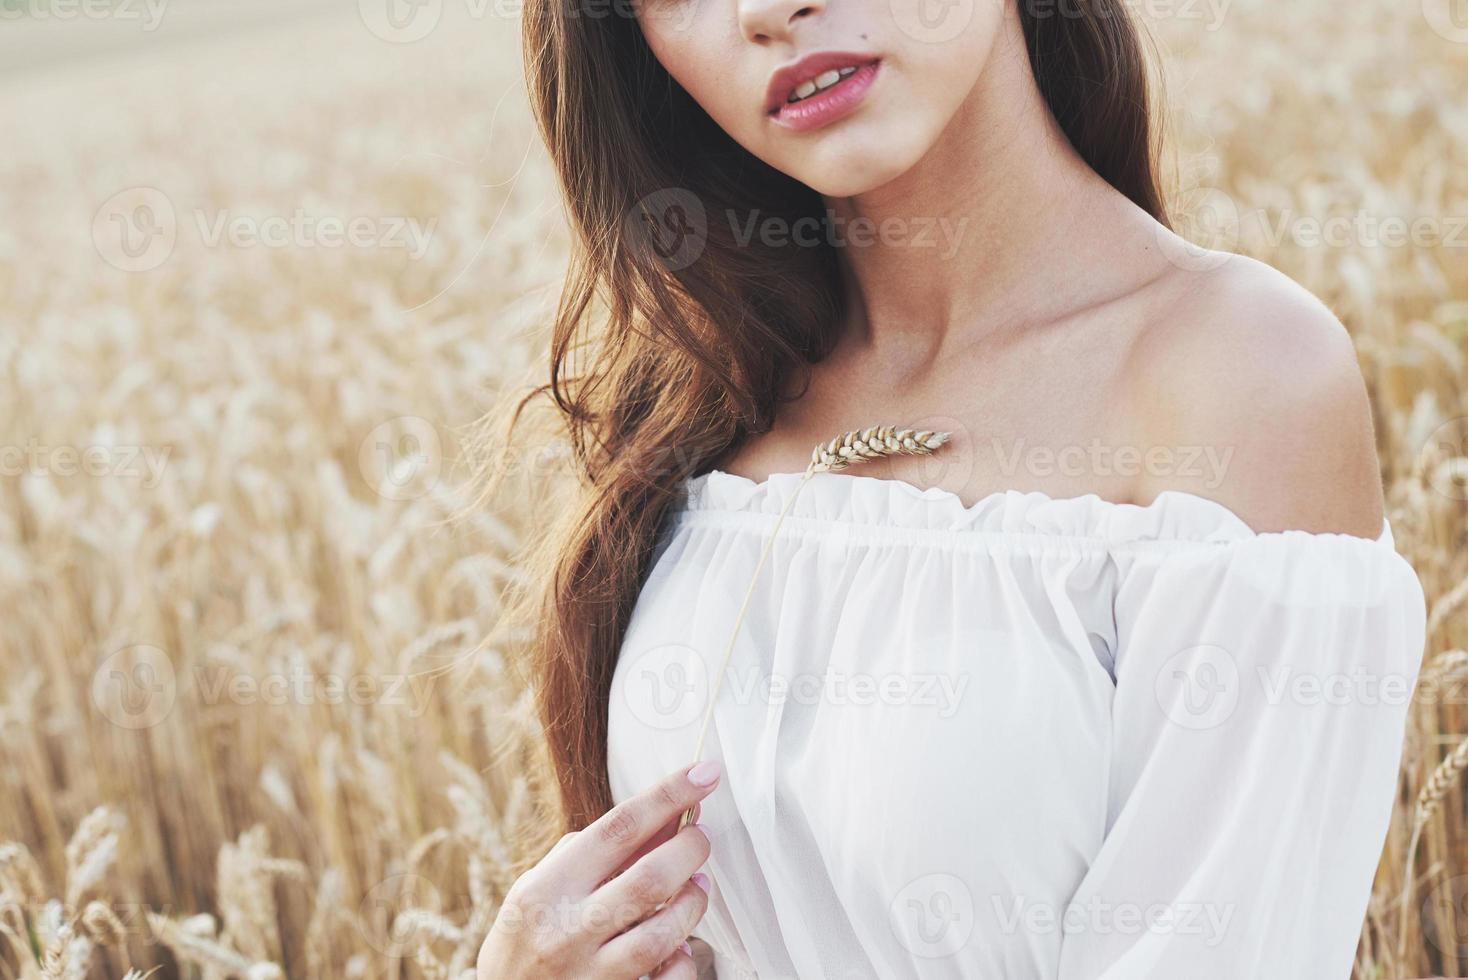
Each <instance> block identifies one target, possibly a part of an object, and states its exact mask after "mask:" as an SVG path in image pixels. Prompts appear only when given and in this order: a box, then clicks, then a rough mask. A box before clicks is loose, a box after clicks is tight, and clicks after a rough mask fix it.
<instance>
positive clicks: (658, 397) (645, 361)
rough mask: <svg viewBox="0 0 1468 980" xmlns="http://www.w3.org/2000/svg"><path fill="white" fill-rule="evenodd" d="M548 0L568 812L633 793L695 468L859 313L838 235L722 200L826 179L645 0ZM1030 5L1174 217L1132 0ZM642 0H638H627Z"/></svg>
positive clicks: (533, 37) (1073, 130) (542, 652)
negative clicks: (649, 640)
mask: <svg viewBox="0 0 1468 980" xmlns="http://www.w3.org/2000/svg"><path fill="white" fill-rule="evenodd" d="M577 3H578V0H528V2H527V4H526V8H525V11H524V15H523V20H522V25H523V28H522V29H523V44H524V54H525V65H526V74H527V81H528V85H529V92H530V97H531V104H532V108H533V110H534V112H535V116H536V121H537V123H538V125H539V126H540V129H541V133H542V135H543V137H544V139H545V141H546V144H547V146H548V148H549V151H550V156H551V160H552V162H553V164H554V166H555V168H556V171H557V174H558V176H559V179H560V183H561V187H562V190H563V193H564V196H565V201H566V205H567V211H568V214H569V216H570V220H571V226H572V232H573V235H574V241H573V254H572V257H571V267H570V270H569V273H568V277H567V281H566V284H565V288H564V291H563V293H562V295H561V299H560V303H559V306H558V308H557V310H556V313H555V321H554V330H553V334H552V339H551V359H550V380H549V381H548V382H547V383H545V384H542V385H539V386H536V387H535V388H534V389H533V390H532V391H531V392H530V393H529V394H528V395H525V396H524V397H523V398H521V399H520V400H519V402H518V404H517V405H516V406H515V408H514V411H513V412H512V413H510V416H509V425H508V430H507V431H508V432H509V433H513V431H514V429H515V426H516V423H517V421H518V420H519V418H520V415H521V413H522V411H523V410H524V409H525V408H526V406H527V404H528V403H529V402H530V401H531V400H532V399H535V398H537V397H538V396H544V395H549V396H550V401H551V403H552V404H553V405H554V408H555V415H556V419H557V422H558V426H559V427H560V428H561V430H562V431H563V432H564V434H565V438H566V442H567V443H568V444H569V447H570V454H569V455H570V458H571V460H572V461H573V462H574V469H575V473H576V477H577V495H576V497H575V499H574V500H573V502H572V503H571V504H570V506H568V507H567V508H566V509H565V511H564V513H563V514H562V518H561V522H560V525H559V526H558V527H557V528H555V529H553V530H552V531H550V532H549V533H547V534H545V535H544V537H543V538H542V539H541V540H540V542H539V553H540V556H541V562H540V567H541V568H542V574H541V575H540V577H539V578H538V579H537V580H535V581H534V582H533V583H532V586H531V588H529V589H528V590H527V591H525V592H524V593H523V596H524V597H525V599H524V601H523V602H522V605H523V606H526V607H529V609H530V612H531V615H530V618H531V619H532V625H531V636H530V644H529V647H528V649H529V652H530V654H531V657H530V661H529V668H530V673H531V678H532V682H533V684H534V687H535V696H536V699H537V705H538V708H539V714H540V720H541V723H542V724H543V726H544V729H545V735H546V740H547V743H548V746H549V754H550V760H551V763H552V765H553V767H554V770H555V778H556V782H557V783H558V785H559V789H560V796H561V805H562V811H563V814H564V819H565V829H568V830H570V829H578V828H581V827H584V826H585V825H586V824H588V823H589V822H591V821H592V820H594V819H595V818H596V817H598V816H599V815H600V814H602V813H603V812H605V811H606V809H607V808H608V807H609V806H610V805H611V803H612V800H611V789H610V786H609V783H608V778H607V709H608V696H609V692H610V687H611V680H612V672H613V669H614V667H615V666H616V662H617V657H618V652H619V649H620V645H621V641H622V636H623V633H624V630H625V628H626V625H627V621H628V618H629V616H630V614H631V612H632V608H633V605H634V603H635V601H636V599H637V596H638V593H639V592H640V589H641V585H642V581H643V577H644V575H645V573H646V571H647V565H648V559H649V556H650V555H651V553H652V549H653V546H654V544H655V543H656V538H657V534H658V531H659V528H660V525H661V522H662V520H663V517H664V515H665V513H666V512H667V510H668V508H669V506H670V505H671V504H673V503H675V502H676V500H677V497H678V494H679V490H680V484H681V482H682V481H683V480H684V479H685V478H686V477H689V476H692V475H694V474H696V473H698V472H701V471H702V470H703V469H704V468H706V467H707V466H709V465H713V464H716V463H717V461H718V460H720V459H721V458H723V457H725V456H726V455H727V454H728V453H730V452H732V451H733V450H734V449H735V448H736V447H738V446H739V445H740V444H741V443H742V442H743V440H744V439H745V438H746V437H748V436H750V435H751V434H755V433H759V432H763V431H766V430H768V429H769V427H770V426H771V424H772V423H773V421H774V417H775V410H776V407H777V404H778V403H779V401H780V395H781V392H788V388H787V387H786V384H787V382H789V381H791V380H795V381H798V380H800V375H799V374H798V373H797V372H799V371H800V369H801V368H802V367H803V366H805V365H808V364H810V363H813V362H815V361H817V360H819V359H820V358H821V357H823V356H824V355H825V353H826V352H827V351H828V350H829V349H830V345H831V343H832V342H833V340H834V335H835V331H836V329H837V327H838V325H839V324H840V323H841V320H842V316H843V313H844V309H843V306H844V303H843V299H842V296H843V291H842V288H841V281H840V276H841V272H840V266H839V264H838V262H837V256H836V250H835V248H834V247H832V246H824V247H810V246H809V245H808V244H802V243H797V242H796V241H795V240H794V239H793V238H792V239H791V240H789V241H788V242H785V243H783V244H771V243H770V242H768V241H765V240H761V238H760V236H755V237H753V238H750V239H749V240H748V241H741V240H739V239H740V236H739V235H738V234H737V233H736V231H735V229H734V228H730V227H727V224H728V223H726V222H719V221H708V220H706V219H705V216H706V215H709V214H726V213H728V214H744V215H751V214H755V213H758V214H759V215H760V216H761V219H762V220H763V219H776V220H783V221H786V222H789V223H790V225H789V227H794V226H795V225H794V223H795V222H797V221H800V220H804V221H807V222H809V221H817V222H820V221H822V220H823V219H824V215H825V210H824V209H825V205H824V202H823V200H822V199H821V197H820V196H819V195H818V194H817V193H815V192H814V191H813V190H811V189H810V188H808V187H806V186H805V185H803V184H801V183H799V182H798V181H796V180H794V179H792V178H790V177H788V176H786V175H784V174H782V173H780V172H778V171H776V170H774V169H773V168H771V167H769V166H767V165H765V164H764V163H762V162H760V161H759V160H758V159H756V158H755V157H753V156H752V155H751V154H749V153H748V152H747V151H745V150H744V149H743V148H742V147H740V146H738V145H737V144H736V143H735V142H734V141H733V140H732V139H731V138H730V137H729V136H728V135H727V134H726V133H724V132H723V130H722V129H720V128H719V127H718V126H717V125H716V124H715V123H714V122H713V120H711V119H710V118H709V117H708V115H707V114H706V113H704V112H703V110H702V109H700V108H699V107H698V105H697V104H696V103H695V102H694V101H693V100H692V98H691V97H689V96H688V94H687V93H686V92H684V91H683V89H682V88H681V87H680V86H679V85H678V84H677V83H676V82H674V81H673V80H672V78H671V77H670V76H669V75H668V74H667V73H666V72H665V71H664V70H663V68H662V67H661V65H660V64H659V63H658V62H657V60H656V59H655V58H654V57H653V55H652V53H651V51H650V50H649V49H648V47H647V45H646V43H645V41H644V40H643V38H642V35H641V31H640V29H639V27H638V25H637V23H636V21H635V19H634V18H633V17H632V16H630V14H627V12H626V11H621V12H617V11H614V12H613V13H612V14H611V15H610V16H607V15H605V14H606V12H605V11H603V16H589V15H588V13H587V11H585V10H581V9H577V7H576V4H577ZM1029 4H1030V0H1020V7H1021V18H1022V20H1023V22H1024V31H1025V38H1026V42H1027V45H1028V47H1029V52H1030V61H1031V65H1032V67H1033V69H1034V72H1035V77H1036V79H1037V81H1038V83H1039V88H1040V91H1041V93H1042V94H1043V96H1044V98H1045V100H1046V102H1047V104H1048V105H1049V106H1050V109H1051V111H1052V112H1053V113H1054V115H1055V117H1056V119H1057V120H1058V122H1059V123H1060V126H1061V128H1062V130H1063V131H1064V133H1065V134H1066V136H1067V138H1068V139H1069V140H1070V141H1071V143H1072V145H1073V146H1074V147H1075V149H1076V150H1077V151H1078V152H1079V154H1080V155H1081V157H1082V158H1083V159H1085V161H1086V162H1087V163H1088V164H1089V165H1090V166H1091V167H1092V168H1093V169H1094V170H1095V171H1096V172H1097V173H1098V174H1100V176H1101V177H1103V178H1104V179H1105V180H1107V181H1108V182H1109V183H1110V184H1112V186H1114V187H1116V188H1117V189H1118V190H1119V191H1121V192H1122V193H1124V194H1125V195H1126V196H1127V197H1129V198H1130V199H1131V200H1132V201H1134V202H1135V203H1136V204H1137V205H1139V206H1140V207H1142V208H1143V209H1145V210H1146V211H1148V212H1149V213H1150V214H1152V215H1153V217H1155V218H1157V219H1158V220H1161V221H1163V222H1164V223H1165V221H1166V215H1165V211H1164V207H1163V202H1162V195H1161V192H1160V190H1159V184H1158V179H1157V175H1156V165H1155V162H1154V161H1155V153H1156V147H1155V146H1154V145H1153V142H1152V141H1153V128H1152V121H1151V118H1150V111H1149V103H1148V82H1147V64H1146V59H1145V57H1144V53H1143V50H1142V47H1141V43H1140V39H1139V36H1138V34H1137V31H1136V28H1135V25H1134V24H1133V23H1132V21H1131V19H1130V16H1129V14H1128V12H1127V9H1126V6H1125V2H1124V0H1084V2H1081V3H1079V4H1077V5H1074V8H1073V9H1072V8H1071V6H1070V5H1061V6H1060V7H1056V6H1054V5H1046V9H1045V10H1043V11H1041V10H1032V9H1030V7H1029ZM623 14H627V15H623Z"/></svg>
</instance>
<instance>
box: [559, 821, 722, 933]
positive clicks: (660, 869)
mask: <svg viewBox="0 0 1468 980" xmlns="http://www.w3.org/2000/svg"><path fill="white" fill-rule="evenodd" d="M708 858H709V839H708V836H707V835H706V834H705V832H704V830H703V828H702V827H699V826H697V825H693V826H689V827H684V828H683V829H682V830H680V831H679V832H678V833H677V834H676V835H674V836H673V838H672V839H671V840H669V841H667V842H666V843H664V844H662V845H660V846H659V847H656V848H654V849H653V850H651V851H649V852H648V853H647V854H644V855H643V856H642V857H641V858H639V859H638V860H637V862H636V863H635V864H633V865H632V866H631V867H630V868H628V869H627V870H626V871H624V872H622V873H621V874H619V875H617V876H616V877H615V878H612V879H611V880H610V881H608V882H607V883H606V884H604V885H602V886H601V887H600V888H598V889H597V890H596V891H595V892H593V893H592V894H591V897H590V898H588V899H587V901H588V902H589V903H593V907H595V908H596V909H597V910H598V911H599V912H604V913H605V915H604V916H603V921H606V922H608V924H609V926H611V927H610V928H608V929H607V930H606V932H605V933H604V937H610V936H614V935H616V934H617V933H618V932H620V931H621V930H622V929H624V928H626V927H627V926H628V925H630V924H631V923H633V922H639V921H641V920H642V919H645V918H647V917H648V916H650V915H652V914H653V912H655V911H656V910H657V908H658V906H660V905H662V904H663V903H664V902H666V901H668V900H669V899H670V898H672V897H673V894H674V893H675V892H677V891H678V889H679V888H682V887H683V885H684V884H685V883H687V882H688V880H689V879H690V878H691V877H693V873H694V872H695V871H697V870H698V869H699V868H700V867H702V866H703V863H704V862H705V861H707V860H708ZM703 880H704V881H707V880H708V879H707V878H704V879H703Z"/></svg>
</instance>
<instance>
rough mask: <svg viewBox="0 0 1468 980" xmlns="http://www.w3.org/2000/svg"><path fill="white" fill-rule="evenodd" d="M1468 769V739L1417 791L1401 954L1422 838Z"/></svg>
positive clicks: (1400, 925)
mask: <svg viewBox="0 0 1468 980" xmlns="http://www.w3.org/2000/svg"><path fill="white" fill-rule="evenodd" d="M1464 769H1468V739H1464V740H1463V741H1461V742H1459V743H1458V747H1457V748H1455V749H1454V750H1453V751H1452V752H1450V753H1449V754H1448V757H1447V758H1446V759H1444V760H1443V761H1442V762H1441V763H1440V764H1439V765H1438V767H1437V768H1436V769H1434V770H1433V771H1432V775H1431V776H1428V777H1427V782H1426V783H1424V784H1423V786H1422V790H1421V792H1419V793H1418V794H1417V805H1416V807H1414V808H1413V811H1412V816H1413V820H1412V839H1411V841H1409V842H1408V844H1407V866H1406V870H1405V872H1404V873H1403V882H1402V898H1401V907H1400V909H1399V914H1398V919H1399V921H1398V923H1397V956H1399V957H1404V956H1406V955H1407V905H1408V903H1409V902H1410V900H1411V897H1412V872H1413V870H1414V868H1415V867H1416V863H1417V845H1418V843H1419V842H1420V841H1421V840H1422V831H1423V830H1424V829H1425V828H1426V827H1427V823H1428V821H1429V820H1431V819H1432V815H1433V814H1434V813H1436V812H1437V809H1438V807H1440V806H1442V801H1443V797H1445V796H1447V795H1448V791H1449V790H1450V789H1452V788H1453V787H1454V786H1455V785H1457V782H1458V779H1459V777H1461V776H1462V775H1463V770H1464Z"/></svg>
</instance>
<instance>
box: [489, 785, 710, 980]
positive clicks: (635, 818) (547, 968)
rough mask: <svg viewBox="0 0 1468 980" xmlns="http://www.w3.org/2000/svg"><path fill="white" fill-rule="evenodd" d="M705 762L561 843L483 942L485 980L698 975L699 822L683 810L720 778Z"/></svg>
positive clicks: (514, 891)
mask: <svg viewBox="0 0 1468 980" xmlns="http://www.w3.org/2000/svg"><path fill="white" fill-rule="evenodd" d="M719 775H720V766H719V764H718V763H717V762H712V761H706V762H700V763H698V764H697V765H695V766H692V767H691V768H689V769H682V770H679V771H678V772H675V773H673V774H672V775H671V776H668V777H667V778H666V779H664V780H663V781H662V782H660V783H658V784H657V785H656V786H653V787H652V788H651V789H648V790H647V791H645V792H643V793H640V794H638V795H637V796H634V797H632V798H631V799H628V800H626V801H624V802H622V803H620V804H618V805H617V806H615V807H613V808H612V809H610V810H608V811H607V812H606V813H605V814H603V815H602V816H601V817H600V818H599V819H598V820H596V821H595V822H594V823H592V824H591V825H590V826H588V827H587V828H586V829H585V830H581V831H573V832H572V833H569V834H567V835H566V836H564V837H562V838H561V839H560V840H559V841H557V842H556V845H555V847H552V848H551V849H550V853H548V854H547V855H546V856H545V857H544V858H542V859H541V861H540V863H539V864H537V865H536V866H535V867H533V868H531V869H530V870H529V871H527V872H525V873H524V874H523V875H521V876H520V877H519V878H518V879H517V880H516V881H515V884H514V885H512V886H511V887H510V891H509V893H508V894H507V895H506V896H505V902H504V905H503V906H501V908H500V911H499V915H498V917H497V918H496V919H495V922H494V926H493V928H491V929H490V931H489V936H488V937H487V938H486V939H485V940H484V945H483V946H481V947H480V949H479V961H478V978H479V980H521V978H526V980H529V978H536V980H539V978H541V977H557V978H560V977H564V978H567V980H582V978H586V980H590V978H597V980H602V978H605V980H637V978H638V977H641V976H643V975H650V976H651V977H652V978H653V980H694V978H695V977H696V976H697V970H696V968H695V966H694V962H693V957H692V955H691V952H690V949H689V946H688V943H687V939H688V935H689V933H691V932H692V931H693V928H694V926H696V925H697V924H698V920H699V919H701V918H702V917H703V913H704V910H705V909H706V908H707V907H708V878H707V876H705V875H703V874H695V873H694V872H695V871H697V869H698V868H699V866H701V865H702V864H703V863H704V861H706V860H708V856H709V839H708V837H707V836H706V835H705V833H704V830H703V827H702V825H699V824H691V825H689V826H687V827H684V828H683V829H682V830H681V831H676V832H675V830H676V824H677V820H678V815H679V814H680V813H682V812H683V811H684V810H686V809H688V808H689V807H690V806H694V805H695V804H697V803H698V802H699V801H700V800H702V799H703V798H704V797H706V796H708V795H709V793H711V792H713V790H714V787H715V786H717V785H718V783H719Z"/></svg>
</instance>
